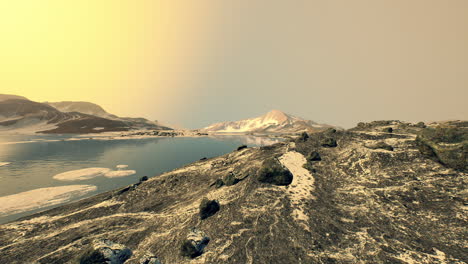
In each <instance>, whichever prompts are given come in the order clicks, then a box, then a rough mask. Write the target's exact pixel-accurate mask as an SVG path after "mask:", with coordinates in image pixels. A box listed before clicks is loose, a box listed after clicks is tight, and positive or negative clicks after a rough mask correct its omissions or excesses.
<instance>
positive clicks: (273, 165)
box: [258, 158, 293, 185]
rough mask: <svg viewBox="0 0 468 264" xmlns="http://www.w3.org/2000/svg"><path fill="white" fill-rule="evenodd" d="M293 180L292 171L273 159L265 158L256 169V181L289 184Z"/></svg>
mask: <svg viewBox="0 0 468 264" xmlns="http://www.w3.org/2000/svg"><path fill="white" fill-rule="evenodd" d="M292 180H293V175H292V173H291V172H290V171H289V170H288V169H287V168H285V167H283V165H281V163H280V162H279V161H278V160H277V159H275V158H271V159H267V160H265V161H264V162H263V164H262V167H261V168H260V170H259V171H258V181H260V182H262V183H270V184H274V185H289V184H291V182H292Z"/></svg>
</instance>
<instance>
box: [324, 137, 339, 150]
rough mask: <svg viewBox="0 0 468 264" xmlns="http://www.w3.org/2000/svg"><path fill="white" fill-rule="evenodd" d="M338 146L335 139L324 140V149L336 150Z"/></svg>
mask: <svg viewBox="0 0 468 264" xmlns="http://www.w3.org/2000/svg"><path fill="white" fill-rule="evenodd" d="M336 146H338V144H337V143H336V140H335V139H334V138H326V139H324V140H322V147H326V148H334V147H336Z"/></svg>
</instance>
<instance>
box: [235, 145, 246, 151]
mask: <svg viewBox="0 0 468 264" xmlns="http://www.w3.org/2000/svg"><path fill="white" fill-rule="evenodd" d="M245 148H247V145H241V146H239V147H237V151H239V150H243V149H245Z"/></svg>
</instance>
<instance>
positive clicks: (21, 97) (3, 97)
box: [0, 94, 28, 102]
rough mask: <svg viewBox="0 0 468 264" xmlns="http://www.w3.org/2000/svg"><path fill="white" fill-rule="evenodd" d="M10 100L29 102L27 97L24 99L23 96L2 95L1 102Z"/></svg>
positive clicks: (0, 96) (0, 95)
mask: <svg viewBox="0 0 468 264" xmlns="http://www.w3.org/2000/svg"><path fill="white" fill-rule="evenodd" d="M10 99H19V100H28V99H27V98H26V97H23V96H18V95H12V94H0V102H1V101H6V100H10Z"/></svg>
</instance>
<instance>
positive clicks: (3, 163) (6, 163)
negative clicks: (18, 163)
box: [0, 162, 10, 167]
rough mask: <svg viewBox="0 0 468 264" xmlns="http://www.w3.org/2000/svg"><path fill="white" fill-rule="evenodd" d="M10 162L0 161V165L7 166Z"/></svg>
mask: <svg viewBox="0 0 468 264" xmlns="http://www.w3.org/2000/svg"><path fill="white" fill-rule="evenodd" d="M8 164H10V162H0V167H2V166H6V165H8Z"/></svg>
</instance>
